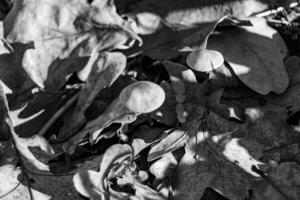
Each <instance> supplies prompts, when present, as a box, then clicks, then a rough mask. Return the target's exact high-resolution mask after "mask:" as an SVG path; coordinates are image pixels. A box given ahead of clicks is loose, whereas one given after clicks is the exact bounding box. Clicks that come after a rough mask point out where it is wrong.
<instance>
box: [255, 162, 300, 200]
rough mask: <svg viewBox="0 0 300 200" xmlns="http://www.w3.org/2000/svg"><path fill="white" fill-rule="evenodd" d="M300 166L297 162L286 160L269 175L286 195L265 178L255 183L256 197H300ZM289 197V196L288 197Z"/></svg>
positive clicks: (259, 198) (258, 198)
mask: <svg viewBox="0 0 300 200" xmlns="http://www.w3.org/2000/svg"><path fill="white" fill-rule="evenodd" d="M299 173H300V167H299V165H297V164H296V163H292V162H286V163H282V164H280V165H279V166H278V167H276V168H274V169H273V170H272V171H271V172H270V173H269V174H268V175H267V177H268V178H269V179H270V180H271V181H272V182H273V184H275V185H276V186H277V187H278V188H280V190H281V192H283V193H284V194H285V195H286V196H283V195H282V194H280V193H279V191H278V190H276V189H275V188H274V187H273V186H272V185H270V183H268V182H266V181H265V180H261V181H259V182H258V181H257V182H255V183H254V190H253V194H254V198H255V199H257V200H262V199H274V200H279V199H287V198H288V199H299V197H300V194H299V188H300V180H299ZM286 197H287V198H286Z"/></svg>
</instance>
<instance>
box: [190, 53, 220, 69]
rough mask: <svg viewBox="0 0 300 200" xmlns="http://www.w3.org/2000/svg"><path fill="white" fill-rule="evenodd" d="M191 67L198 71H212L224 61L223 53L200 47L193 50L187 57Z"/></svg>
mask: <svg viewBox="0 0 300 200" xmlns="http://www.w3.org/2000/svg"><path fill="white" fill-rule="evenodd" d="M186 63H187V64H188V66H189V67H190V68H192V69H193V70H195V71H198V72H210V71H213V70H215V69H217V68H219V67H221V66H222V65H223V63H224V57H223V55H222V54H221V53H220V52H218V51H213V50H208V49H200V50H196V51H192V52H191V53H190V54H189V55H188V56H187V58H186Z"/></svg>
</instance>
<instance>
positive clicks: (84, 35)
mask: <svg viewBox="0 0 300 200" xmlns="http://www.w3.org/2000/svg"><path fill="white" fill-rule="evenodd" d="M4 36H5V38H6V39H7V41H8V42H9V43H11V44H12V43H22V44H25V45H26V44H32V47H31V49H28V50H27V51H26V52H25V53H24V58H23V60H22V67H23V68H24V69H25V71H26V72H27V73H28V74H29V76H30V78H31V79H32V80H33V81H34V82H35V83H36V84H37V85H38V86H39V87H42V88H43V87H50V88H53V89H57V88H60V87H61V86H62V85H63V83H64V81H65V80H64V79H65V77H66V75H68V74H70V73H72V72H74V71H78V70H80V69H81V68H82V67H83V66H84V63H85V62H86V61H87V60H84V61H85V62H83V63H81V64H80V62H79V61H78V58H81V57H85V59H86V57H87V56H90V54H91V53H92V51H93V50H94V51H102V50H107V49H108V50H109V49H115V48H128V47H130V46H131V45H132V41H135V40H139V41H140V42H141V40H140V39H139V37H138V36H137V35H136V34H135V33H134V32H133V31H132V30H131V26H130V23H128V22H127V21H125V20H123V19H122V18H121V17H120V16H119V15H118V14H117V13H116V9H115V7H114V3H113V1H110V0H108V1H100V0H95V1H93V2H92V3H91V4H89V3H88V2H87V1H85V0H72V1H68V0H47V1H41V0H33V1H31V0H21V1H16V3H15V4H14V7H13V9H12V10H11V12H10V13H9V14H8V16H7V17H6V18H5V21H4ZM80 61H81V59H80ZM53 76H54V77H55V76H59V77H61V79H63V80H61V79H59V80H56V79H55V78H53ZM52 79H54V80H56V81H53V80H52ZM49 80H50V81H49Z"/></svg>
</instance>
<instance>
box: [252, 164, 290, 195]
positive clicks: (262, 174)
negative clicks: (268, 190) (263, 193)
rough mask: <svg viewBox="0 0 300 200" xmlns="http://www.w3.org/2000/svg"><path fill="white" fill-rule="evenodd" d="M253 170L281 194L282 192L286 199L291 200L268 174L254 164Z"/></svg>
mask: <svg viewBox="0 0 300 200" xmlns="http://www.w3.org/2000/svg"><path fill="white" fill-rule="evenodd" d="M251 169H252V171H253V172H255V173H257V174H258V175H260V176H261V177H262V178H263V179H264V180H265V181H266V182H267V183H269V184H270V185H271V186H272V187H273V188H274V189H275V190H276V191H277V192H278V193H279V194H281V195H282V196H283V197H284V198H285V199H286V200H291V199H290V198H289V197H288V196H287V195H286V194H285V193H284V192H283V191H282V190H281V189H280V188H279V187H278V186H277V185H276V184H275V183H274V182H273V181H272V180H271V179H270V178H269V177H268V176H266V174H265V173H264V172H263V171H261V170H260V169H258V168H257V167H256V166H254V165H253V166H252V168H251Z"/></svg>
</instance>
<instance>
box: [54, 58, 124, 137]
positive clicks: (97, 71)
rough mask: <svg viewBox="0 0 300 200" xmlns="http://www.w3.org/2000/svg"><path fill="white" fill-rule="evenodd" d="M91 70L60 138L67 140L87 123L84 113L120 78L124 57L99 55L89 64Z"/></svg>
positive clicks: (61, 131)
mask: <svg viewBox="0 0 300 200" xmlns="http://www.w3.org/2000/svg"><path fill="white" fill-rule="evenodd" d="M90 65H91V70H90V73H89V76H88V78H87V83H85V85H84V86H83V88H82V89H81V91H80V93H79V96H78V99H77V103H76V106H75V108H74V111H73V113H72V115H71V117H70V118H69V119H66V120H65V124H64V126H63V127H62V128H61V130H60V134H59V135H60V137H62V138H68V137H70V135H72V134H74V133H75V132H76V131H78V130H79V129H80V128H81V127H82V126H83V125H84V123H85V122H86V121H87V119H86V117H85V111H86V110H87V109H88V107H89V106H90V105H91V104H92V102H93V100H94V99H95V97H96V96H97V95H98V93H99V92H100V91H101V90H102V89H104V88H106V87H110V86H111V85H112V84H113V83H114V81H115V80H116V79H117V78H118V77H119V76H120V74H121V73H122V72H123V70H124V69H125V66H126V57H125V56H124V55H123V54H122V53H118V52H113V53H107V52H105V53H101V54H100V55H99V57H97V58H96V60H95V61H94V62H93V63H91V64H90Z"/></svg>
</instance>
